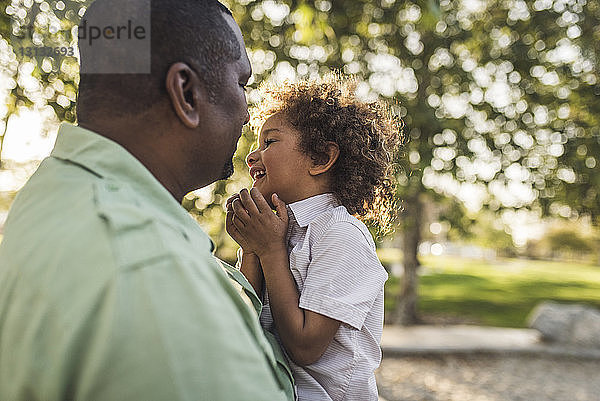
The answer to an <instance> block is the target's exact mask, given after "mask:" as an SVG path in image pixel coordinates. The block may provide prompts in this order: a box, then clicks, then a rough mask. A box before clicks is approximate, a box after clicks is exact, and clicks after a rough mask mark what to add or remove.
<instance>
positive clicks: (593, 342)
mask: <svg viewBox="0 0 600 401" xmlns="http://www.w3.org/2000/svg"><path fill="white" fill-rule="evenodd" d="M528 322H529V327H531V328H533V329H536V330H538V331H539V332H540V333H541V335H542V339H543V340H544V341H549V342H557V343H563V344H571V345H578V346H585V347H595V348H600V312H599V311H598V310H596V309H594V308H591V307H589V306H585V305H581V304H570V305H569V304H559V303H555V302H548V301H546V302H543V303H541V304H540V305H538V306H536V307H535V308H534V309H533V311H532V312H531V314H530V315H529V318H528Z"/></svg>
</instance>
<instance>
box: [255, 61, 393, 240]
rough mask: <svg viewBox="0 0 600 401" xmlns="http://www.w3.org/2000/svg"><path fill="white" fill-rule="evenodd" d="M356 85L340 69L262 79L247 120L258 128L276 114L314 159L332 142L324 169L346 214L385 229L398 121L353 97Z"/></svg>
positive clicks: (378, 105)
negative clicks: (335, 151)
mask: <svg viewBox="0 0 600 401" xmlns="http://www.w3.org/2000/svg"><path fill="white" fill-rule="evenodd" d="M356 86H357V82H356V80H355V79H352V78H347V77H344V76H342V75H341V74H340V73H330V74H328V75H326V76H325V77H323V78H321V79H320V80H313V81H300V82H293V83H290V82H287V83H285V84H283V85H276V86H273V85H269V84H265V85H263V86H261V88H260V92H262V93H261V94H262V95H263V100H262V101H261V102H260V103H259V104H258V105H257V107H256V109H255V110H254V112H253V118H252V125H253V126H254V127H260V125H261V124H262V123H264V121H265V120H266V119H267V118H268V117H270V116H272V115H273V114H276V113H281V115H282V116H283V117H284V118H285V119H286V120H287V121H288V122H289V123H290V124H291V125H292V126H293V127H294V128H295V129H296V130H297V131H298V132H300V134H301V135H300V139H299V141H298V143H299V147H300V149H299V150H301V151H303V152H305V153H306V154H309V155H310V156H311V158H312V159H313V160H315V161H317V160H322V158H323V156H324V155H326V153H325V152H326V149H327V142H329V141H331V142H335V143H336V144H337V145H338V146H339V150H340V155H339V157H338V159H337V161H336V162H335V164H334V165H333V167H332V168H331V170H330V177H331V191H332V192H333V193H334V195H335V196H336V197H337V199H338V201H339V202H340V203H341V204H342V205H344V206H345V207H346V209H347V210H348V212H349V213H350V214H353V215H354V216H356V217H357V218H360V219H361V220H363V221H365V222H368V223H374V224H375V225H377V226H378V228H379V231H380V232H386V231H388V229H389V228H390V226H391V223H392V220H393V217H394V211H395V209H396V208H395V206H396V205H395V201H394V194H395V180H394V169H393V165H394V160H395V155H396V152H397V150H398V146H399V145H400V144H402V143H403V142H404V139H405V138H404V132H403V127H404V123H403V121H402V120H401V119H400V118H399V117H396V116H394V115H393V114H392V111H391V108H390V107H389V105H388V104H386V103H384V102H383V101H376V102H372V103H366V102H363V101H360V100H359V99H357V97H356Z"/></svg>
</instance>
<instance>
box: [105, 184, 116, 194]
mask: <svg viewBox="0 0 600 401" xmlns="http://www.w3.org/2000/svg"><path fill="white" fill-rule="evenodd" d="M106 189H108V190H109V191H110V192H117V191H118V190H119V187H118V186H117V184H113V183H108V184H106Z"/></svg>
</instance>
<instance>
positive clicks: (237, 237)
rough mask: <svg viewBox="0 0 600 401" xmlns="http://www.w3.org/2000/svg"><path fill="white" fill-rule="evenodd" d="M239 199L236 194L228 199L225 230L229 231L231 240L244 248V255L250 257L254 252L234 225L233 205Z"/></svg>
mask: <svg viewBox="0 0 600 401" xmlns="http://www.w3.org/2000/svg"><path fill="white" fill-rule="evenodd" d="M239 197H240V195H239V194H235V195H233V196H230V197H229V198H228V199H227V202H226V207H227V215H226V218H225V230H226V231H227V234H229V236H230V237H231V238H233V240H234V241H235V242H237V243H238V245H239V246H240V247H241V248H242V250H243V251H244V253H245V254H247V255H249V254H251V253H253V252H252V251H250V250H249V249H248V244H247V243H246V241H245V239H244V236H243V235H242V234H241V233H240V232H239V231H238V229H237V228H236V226H235V225H234V224H233V220H234V213H233V205H232V204H233V201H234V200H236V199H239Z"/></svg>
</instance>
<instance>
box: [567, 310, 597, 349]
mask: <svg viewBox="0 0 600 401" xmlns="http://www.w3.org/2000/svg"><path fill="white" fill-rule="evenodd" d="M572 338H573V343H575V344H577V345H581V346H585V347H594V348H600V311H597V310H595V309H591V308H590V309H588V310H586V311H584V312H583V313H582V314H580V315H578V316H577V319H575V322H574V325H573V336H572Z"/></svg>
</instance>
